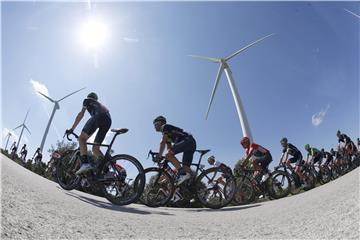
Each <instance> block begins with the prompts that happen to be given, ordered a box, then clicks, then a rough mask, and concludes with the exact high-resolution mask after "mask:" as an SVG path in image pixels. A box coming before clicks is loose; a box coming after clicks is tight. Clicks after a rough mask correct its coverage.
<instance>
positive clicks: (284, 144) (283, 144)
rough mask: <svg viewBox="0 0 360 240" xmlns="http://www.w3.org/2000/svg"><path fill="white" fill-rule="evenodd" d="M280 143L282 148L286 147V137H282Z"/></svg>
mask: <svg viewBox="0 0 360 240" xmlns="http://www.w3.org/2000/svg"><path fill="white" fill-rule="evenodd" d="M280 143H281V145H282V146H286V145H287V143H288V140H287V138H286V137H283V138H282V139H281V140H280Z"/></svg>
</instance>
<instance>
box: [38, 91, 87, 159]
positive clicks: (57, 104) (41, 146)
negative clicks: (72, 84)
mask: <svg viewBox="0 0 360 240" xmlns="http://www.w3.org/2000/svg"><path fill="white" fill-rule="evenodd" d="M83 89H85V88H81V89H79V90H77V91H75V92H72V93H70V94H68V95H66V96H65V97H63V98H61V99H59V100H53V99H51V98H50V97H48V96H46V95H45V94H43V93H41V92H39V91H38V93H39V94H41V95H42V96H43V97H44V98H46V99H48V100H49V101H50V102H52V103H54V108H53V110H52V113H51V116H50V119H49V122H48V124H47V126H46V129H45V133H44V136H43V138H42V140H41V144H40V150H41V152H42V150H43V148H44V145H45V140H46V137H47V135H48V132H49V128H50V125H51V122H52V120H53V118H54V115H55V112H56V110H58V109H60V105H59V102H61V101H62V100H64V99H65V98H67V97H70V96H71V95H73V94H75V93H77V92H79V91H81V90H83Z"/></svg>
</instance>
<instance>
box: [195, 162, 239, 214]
mask: <svg viewBox="0 0 360 240" xmlns="http://www.w3.org/2000/svg"><path fill="white" fill-rule="evenodd" d="M195 186H196V196H197V198H198V200H199V201H200V203H201V204H202V205H204V206H205V207H208V208H213V209H219V208H222V207H225V206H226V205H228V204H229V203H230V202H231V201H232V199H233V197H234V194H235V191H236V183H235V178H234V176H233V175H232V174H229V172H227V171H226V170H224V169H222V168H217V167H215V168H209V169H207V170H206V171H204V172H202V173H201V174H200V176H199V177H198V178H197V179H196V185H195Z"/></svg>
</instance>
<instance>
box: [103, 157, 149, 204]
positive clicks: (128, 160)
mask: <svg viewBox="0 0 360 240" xmlns="http://www.w3.org/2000/svg"><path fill="white" fill-rule="evenodd" d="M101 175H102V176H104V178H103V179H101V180H100V181H101V182H102V189H103V193H104V195H105V198H106V199H107V200H109V201H110V202H111V203H113V204H116V205H120V206H122V205H128V204H131V203H134V202H136V201H138V200H139V198H140V196H141V194H142V193H143V190H144V185H145V174H144V169H143V167H142V165H141V164H140V162H139V161H138V160H137V159H136V158H134V157H132V156H130V155H125V154H122V155H116V156H114V157H112V158H111V161H109V162H106V163H105V164H104V166H103V167H102V169H101Z"/></svg>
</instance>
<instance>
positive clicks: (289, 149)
mask: <svg viewBox="0 0 360 240" xmlns="http://www.w3.org/2000/svg"><path fill="white" fill-rule="evenodd" d="M280 144H281V146H282V147H283V151H282V152H283V153H282V156H281V160H280V161H281V162H284V163H285V164H286V165H287V166H288V167H289V168H292V166H291V163H295V172H296V174H297V175H299V177H300V179H301V180H302V181H303V182H305V177H304V175H303V174H302V173H301V166H302V164H303V156H302V154H301V152H300V151H299V149H297V147H295V146H294V145H292V144H291V143H289V142H288V139H287V138H286V137H284V138H282V139H281V140H280ZM289 155H290V156H292V157H291V158H289Z"/></svg>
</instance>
